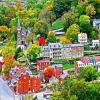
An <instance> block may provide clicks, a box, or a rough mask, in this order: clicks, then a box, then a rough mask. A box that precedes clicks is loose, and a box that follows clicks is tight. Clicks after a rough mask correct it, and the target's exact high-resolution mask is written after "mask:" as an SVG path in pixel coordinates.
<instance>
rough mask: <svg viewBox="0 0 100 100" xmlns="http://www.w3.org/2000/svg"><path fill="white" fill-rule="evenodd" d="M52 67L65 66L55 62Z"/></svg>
mask: <svg viewBox="0 0 100 100" xmlns="http://www.w3.org/2000/svg"><path fill="white" fill-rule="evenodd" d="M52 67H53V68H60V67H63V65H62V64H53V65H52Z"/></svg>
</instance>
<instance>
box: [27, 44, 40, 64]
mask: <svg viewBox="0 0 100 100" xmlns="http://www.w3.org/2000/svg"><path fill="white" fill-rule="evenodd" d="M40 52H41V48H40V46H38V45H36V44H32V45H31V46H30V47H29V48H28V49H27V57H28V58H29V60H30V61H33V62H35V61H36V60H37V56H38V54H39V53H40Z"/></svg>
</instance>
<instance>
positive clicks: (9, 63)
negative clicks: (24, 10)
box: [3, 54, 17, 78]
mask: <svg viewBox="0 0 100 100" xmlns="http://www.w3.org/2000/svg"><path fill="white" fill-rule="evenodd" d="M4 65H5V68H4V70H3V73H4V76H5V77H6V78H9V71H10V70H11V68H12V67H13V66H15V65H17V62H16V61H15V59H14V58H13V55H12V54H9V55H8V56H7V57H5V58H4Z"/></svg>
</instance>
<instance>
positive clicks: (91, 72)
mask: <svg viewBox="0 0 100 100" xmlns="http://www.w3.org/2000/svg"><path fill="white" fill-rule="evenodd" d="M79 77H80V78H84V79H85V80H86V81H92V80H93V79H97V77H98V71H97V69H96V68H94V66H87V67H84V68H80V70H79Z"/></svg>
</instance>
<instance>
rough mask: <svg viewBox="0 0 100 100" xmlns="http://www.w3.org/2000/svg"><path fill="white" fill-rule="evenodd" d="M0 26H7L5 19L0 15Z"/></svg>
mask: <svg viewBox="0 0 100 100" xmlns="http://www.w3.org/2000/svg"><path fill="white" fill-rule="evenodd" d="M1 25H7V18H6V17H5V15H3V14H0V26H1Z"/></svg>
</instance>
